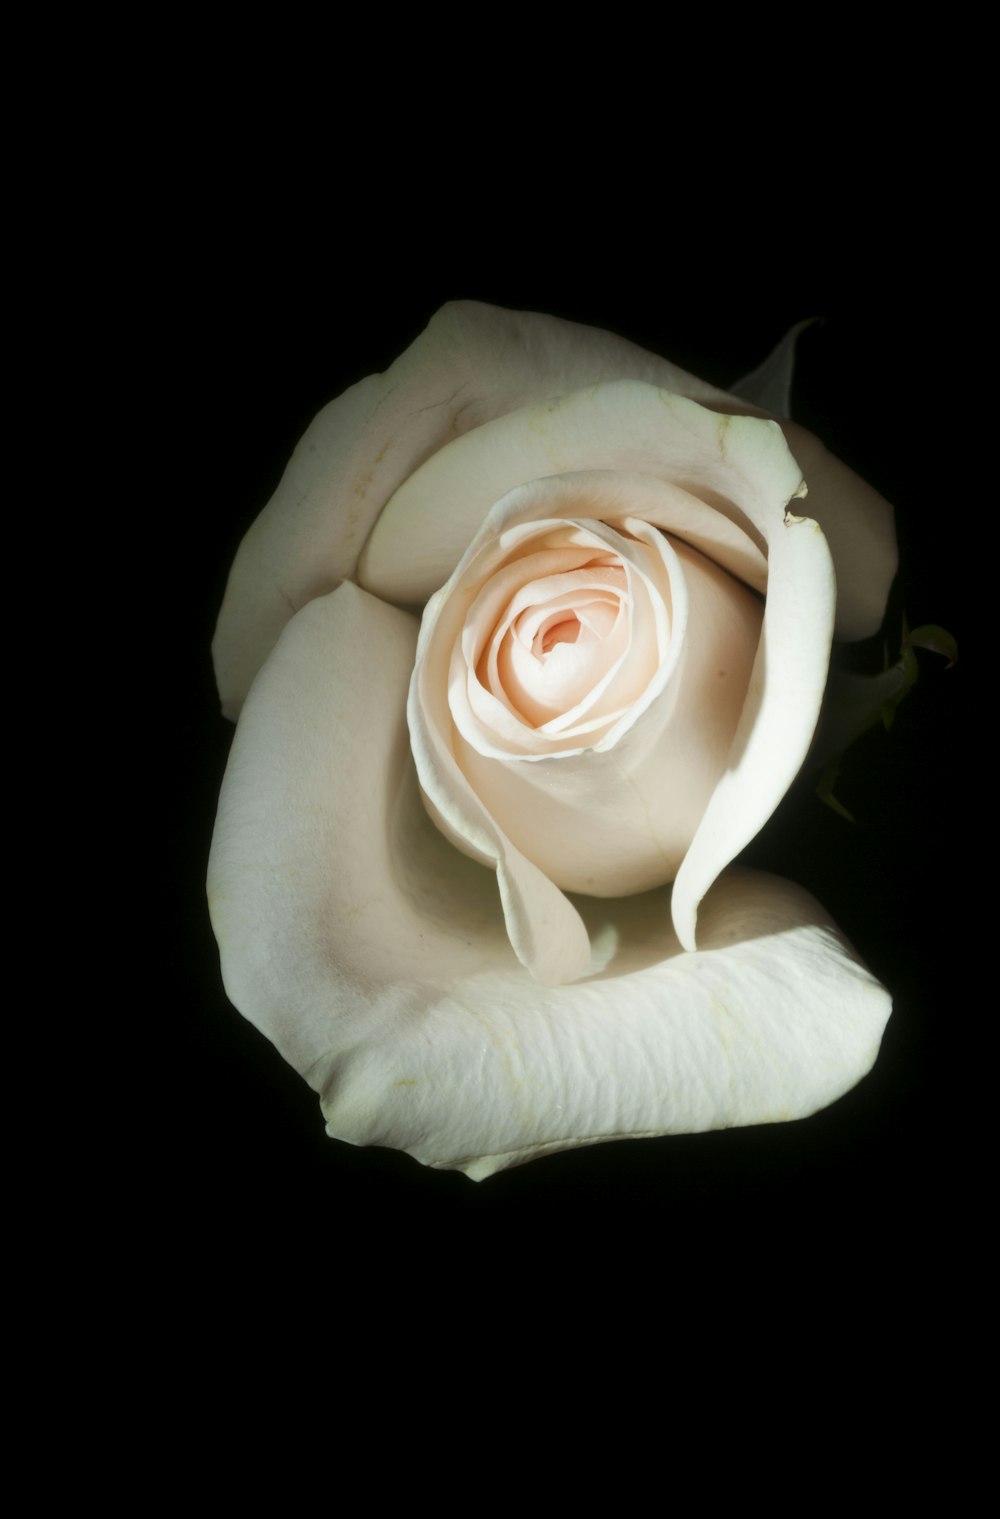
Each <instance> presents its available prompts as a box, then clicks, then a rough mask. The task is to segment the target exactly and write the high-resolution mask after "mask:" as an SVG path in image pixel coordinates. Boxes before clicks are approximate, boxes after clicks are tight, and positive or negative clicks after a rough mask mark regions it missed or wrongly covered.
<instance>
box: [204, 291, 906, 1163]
mask: <svg viewBox="0 0 1000 1519" xmlns="http://www.w3.org/2000/svg"><path fill="white" fill-rule="evenodd" d="M737 410H740V411H745V410H747V408H746V407H745V406H743V405H742V403H739V402H737V401H736V400H735V399H734V398H732V397H729V396H727V395H725V393H723V392H721V391H718V390H716V389H714V388H713V387H712V386H709V385H707V384H704V383H703V382H701V381H699V380H696V379H694V378H693V377H692V376H690V375H688V374H685V373H684V372H683V371H680V370H678V369H676V368H675V367H674V366H672V365H670V364H669V363H667V362H666V361H665V360H662V359H659V358H656V357H654V356H652V355H650V354H647V353H644V352H643V351H642V350H640V349H638V348H636V347H634V346H633V345H632V344H629V343H627V342H625V341H624V340H622V339H619V338H616V337H614V336H612V335H610V334H607V333H601V332H595V331H592V330H590V329H587V328H581V327H576V326H574V325H572V324H569V323H566V322H561V321H557V320H555V319H552V318H547V317H541V316H535V315H529V314H523V313H513V312H505V311H498V310H494V309H492V308H489V307H483V306H478V305H475V304H472V303H460V304H457V305H453V306H449V307H446V308H444V310H442V311H441V312H440V313H439V314H438V315H437V316H436V317H435V318H434V320H433V321H432V322H431V324H430V326H429V327H428V329H427V331H426V332H425V333H424V334H423V335H422V336H421V337H420V338H419V339H418V341H417V342H416V343H414V344H413V346H412V347H411V348H410V349H409V350H408V351H407V352H406V353H405V354H403V355H402V357H401V358H400V359H398V360H397V361H396V363H395V364H393V365H392V366H391V368H390V369H389V370H388V371H386V373H385V374H384V375H377V376H372V377H371V378H369V379H367V380H365V381H363V382H362V383H361V384H360V385H357V386H355V387H353V388H352V389H351V390H349V391H348V392H346V393H345V394H344V395H343V396H341V397H340V398H339V399H338V400H337V401H335V402H333V403H332V404H331V405H330V406H328V407H327V408H326V409H325V410H324V411H323V412H321V413H320V415H319V416H318V417H317V418H316V420H315V422H314V423H313V425H312V427H311V428H310V429H309V431H308V432H307V433H306V435H305V437H304V438H303V440H302V442H301V443H300V444H299V447H298V448H297V450H296V452H295V455H294V456H293V459H292V461H291V463H290V464H289V466H288V469H287V471H286V473H285V476H284V478H283V480H282V482H281V485H280V486H279V488H278V491H277V493H276V495H275V497H274V498H273V500H272V501H271V503H270V504H269V505H268V507H267V508H266V509H265V511H264V512H263V513H262V515H261V517H260V518H259V519H258V521H257V522H256V523H255V524H254V526H253V527H252V528H251V530H250V532H249V533H248V535H247V537H246V539H245V540H244V542H243V544H242V545H241V548H240V551H239V554H238V556H237V559H236V562H235V565H234V567H233V571H232V574H231V577H230V582H229V587H228V589H227V593H226V599H225V603H224V605H223V609H222V613H221V616H220V620H219V628H218V633H217V637H216V643H215V651H214V652H215V658H216V670H217V674H218V679H219V685H220V690H221V693H222V697H223V704H224V710H226V712H227V713H228V714H229V715H231V716H234V717H235V716H236V715H237V714H238V713H240V711H241V709H242V715H241V717H240V722H239V726H238V729H237V733H236V738H235V740H234V746H233V753H232V757H231V760H230V764H229V768H228V771H227V775H226V780H225V784H224V788H223V794H222V798H221V802H220V809H219V820H218V824H217V828H216V834H215V839H214V843H213V851H212V860H211V865H210V880H209V887H210V898H211V904H212V915H213V922H214V925H215V929H216V933H217V936H218V939H219V943H220V947H221V950H222V960H223V972H224V976H225V980H226V986H227V989H228V991H229V994H230V996H231V997H232V1000H233V1001H234V1002H235V1003H236V1005H237V1006H238V1007H239V1008H240V1009H241V1010H242V1011H243V1012H244V1013H245V1014H246V1015H247V1016H248V1017H249V1018H251V1019H252V1020H253V1021H254V1022H255V1023H256V1024H258V1026H259V1027H260V1028H262V1029H263V1030H264V1032H265V1033H267V1034H268V1036H269V1037H270V1038H271V1039H272V1040H273V1041H274V1043H275V1044H276V1045H277V1047H278V1048H279V1049H280V1050H281V1052H282V1053H283V1054H284V1055H285V1057H286V1058H287V1059H288V1060H289V1061H291V1062H292V1063H293V1064H294V1065H295V1066H296V1067H297V1069H299V1070H300V1071H301V1072H302V1073H303V1074H304V1075H305V1076H306V1078H307V1079H308V1080H309V1082H310V1084H311V1085H312V1086H313V1087H314V1088H315V1090H316V1091H317V1092H318V1093H319V1094H320V1097H321V1101H322V1105H323V1110H324V1113H325V1115H326V1118H327V1123H328V1128H329V1131H330V1133H331V1134H333V1135H335V1136H336V1137H338V1138H342V1139H346V1140H350V1141H351V1142H353V1143H355V1144H382V1145H390V1146H393V1147H396V1148H401V1149H404V1150H407V1151H409V1152H410V1153H411V1154H413V1155H415V1156H416V1157H417V1158H418V1159H420V1160H422V1161H424V1162H425V1163H427V1164H431V1165H437V1166H451V1167H459V1168H462V1169H464V1170H466V1171H467V1172H468V1173H469V1174H470V1175H472V1176H474V1177H477V1178H478V1177H482V1176H485V1175H488V1174H490V1173H491V1172H492V1171H495V1170H497V1169H499V1168H501V1167H503V1166H507V1165H511V1164H514V1163H517V1162H519V1161H522V1160H525V1159H528V1158H530V1157H531V1156H533V1155H537V1154H540V1153H544V1152H546V1151H551V1150H558V1149H564V1148H567V1147H569V1146H572V1145H579V1144H586V1143H593V1142H596V1141H599V1140H602V1139H607V1138H612V1137H616V1136H624V1135H630V1136H636V1135H648V1134H662V1133H677V1132H688V1131H698V1130H705V1129H710V1128H719V1127H725V1126H730V1125H735V1124H748V1123H760V1122H766V1121H769V1120H774V1119H778V1118H792V1117H801V1116H804V1115H805V1114H807V1113H810V1112H812V1111H814V1110H815V1109H817V1108H819V1107H822V1106H824V1105H825V1104H827V1103H829V1102H831V1101H832V1100H834V1099H835V1098H836V1097H837V1096H839V1095H840V1094H841V1093H842V1092H844V1091H845V1090H847V1089H848V1088H849V1087H850V1086H852V1085H853V1084H854V1083H855V1082H856V1081H857V1080H858V1079H860V1077H861V1076H862V1075H863V1074H864V1073H865V1072H866V1071H867V1070H868V1069H869V1067H870V1065H871V1063H872V1062H873V1060H874V1058H875V1054H876V1053H877V1049H878V1044H879V1040H880V1037H881V1033H882V1029H883V1027H884V1024H885V1021H886V1018H887V1017H888V1013H889V999H888V997H887V995H886V993H885V992H884V991H883V989H882V988H881V987H880V986H879V985H878V984H877V983H876V982H875V981H874V980H873V979H872V978H871V976H870V975H869V974H868V973H867V972H866V971H865V970H864V969H863V968H862V967H861V966H860V965H859V964H858V962H857V960H856V958H855V957H854V956H853V955H852V953H851V951H850V950H849V948H848V946H846V945H845V944H844V942H843V941H842V939H841V938H840V937H839V935H838V934H837V931H836V930H835V929H834V927H833V926H832V924H830V922H829V921H828V920H827V919H826V917H825V915H824V914H823V913H822V911H821V910H820V909H819V908H818V907H817V905H816V903H815V902H814V901H812V899H811V898H809V897H808V896H806V895H805V893H803V892H802V891H801V890H799V889H798V888H796V887H794V886H791V885H789V884H787V883H784V882H780V881H777V880H775V879H774V878H770V877H763V876H759V875H756V874H752V873H750V872H747V871H740V870H735V869H734V870H732V871H726V867H727V866H729V865H730V863H731V861H732V860H733V859H734V858H735V856H736V855H737V854H738V853H739V851H740V850H741V849H742V848H743V847H744V845H745V844H746V843H748V842H749V840H750V839H751V838H753V837H754V835H755V834H756V833H757V832H758V831H759V829H760V828H761V827H762V826H763V824H764V823H765V822H766V821H767V819H768V817H769V816H770V815H771V813H772V812H773V811H774V809H775V807H776V806H777V805H778V803H779V802H780V800H781V799H782V797H783V796H784V794H785V792H786V791H787V789H788V787H789V785H790V784H791V782H792V780H793V779H794V777H795V775H796V774H797V772H798V770H799V768H800V766H801V764H802V761H803V759H804V758H805V755H806V752H807V750H808V748H809V745H810V742H811V739H812V735H813V731H814V728H815V725H816V720H817V716H818V713H819V707H820V703H821V700H822V696H823V692H824V689H825V685H826V677H827V669H828V662H829V651H830V643H831V639H832V637H833V635H834V631H836V633H837V635H838V636H839V637H843V638H857V637H863V636H865V635H867V634H870V633H872V632H874V631H875V630H876V629H877V628H878V626H879V623H880V621H881V618H882V614H883V610H884V605H885V599H886V595H887V592H888V588H889V584H890V582H891V579H892V575H893V573H894V569H895V542H894V537H893V531H892V521H891V512H890V509H889V508H888V506H887V504H886V503H885V502H884V501H883V500H882V499H881V497H879V496H878V495H877V494H876V493H875V492H874V491H872V490H871V489H870V488H869V487H868V486H866V485H865V484H864V482H862V481H861V480H859V479H858V478H857V477H856V476H855V475H853V474H852V472H851V471H850V470H848V469H846V468H845V466H843V465H841V464H840V463H839V462H838V461H837V460H835V459H833V458H832V457H831V456H830V455H828V454H827V453H826V452H825V450H824V449H823V448H822V445H820V444H819V443H818V442H817V440H816V439H814V438H813V437H812V436H811V435H809V434H806V433H804V432H803V431H802V430H801V429H797V428H793V427H792V426H791V424H785V426H784V430H782V428H781V427H779V425H778V424H777V423H776V422H773V421H769V420H766V419H763V418H761V417H757V416H745V415H735V414H733V413H734V412H736V411H737ZM789 441H791V444H792V448H790V447H789ZM803 477H805V481H806V482H808V508H807V507H806V505H805V503H804V502H803V501H802V500H801V498H802V497H803V496H804V495H805V491H806V485H805V484H804V482H803ZM789 503H792V504H793V505H792V507H791V508H790V507H789ZM806 510H808V513H809V515H808V516H806V515H805V513H806ZM423 606H426V610H425V612H424V616H423V622H422V625H421V622H420V617H419V608H420V607H423ZM415 608H416V609H418V610H414V609H415ZM407 705H408V706H409V732H408V730H407V722H406V711H407ZM418 777H419V786H418ZM421 788H422V795H421ZM428 812H429V813H430V814H431V816H433V818H434V819H435V820H436V823H437V825H438V826H435V825H434V824H433V823H432V822H431V821H430V820H429V817H428ZM445 835H446V836H447V838H446V837H445ZM455 846H457V848H456V847H455ZM484 866H486V867H488V868H487V869H484V868H483V867H484ZM723 871H726V873H725V874H722V872H723ZM670 883H673V884H672V887H671V885H670ZM498 885H499V893H498V891H497V886H498ZM569 893H581V895H579V896H573V897H572V898H571V896H570V895H569Z"/></svg>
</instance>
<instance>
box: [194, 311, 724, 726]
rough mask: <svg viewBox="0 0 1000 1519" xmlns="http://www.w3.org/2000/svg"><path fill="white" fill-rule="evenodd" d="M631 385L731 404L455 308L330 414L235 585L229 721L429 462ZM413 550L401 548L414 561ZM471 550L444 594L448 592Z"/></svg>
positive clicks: (583, 344)
mask: <svg viewBox="0 0 1000 1519" xmlns="http://www.w3.org/2000/svg"><path fill="white" fill-rule="evenodd" d="M621 376H631V377H634V378H636V379H642V380H649V381H652V382H654V383H656V384H658V385H663V386H666V387H667V388H669V389H672V390H677V391H678V392H680V393H681V394H683V395H689V396H694V397H697V398H699V399H702V400H706V401H720V400H723V399H724V392H722V391H720V390H717V389H716V388H715V387H714V386H712V385H708V384H706V383H705V382H704V381H702V380H698V379H696V378H695V376H693V375H689V374H686V373H685V371H684V370H682V369H678V368H677V366H676V365H674V364H671V363H669V362H668V361H667V360H666V359H661V358H657V357H656V356H655V355H654V354H650V353H646V352H644V350H643V349H641V348H637V347H636V346H635V344H633V343H629V342H627V341H626V340H625V339H624V338H619V337H616V336H615V335H614V334H613V333H610V332H600V331H597V330H596V329H594V328H591V327H581V326H579V325H578V324H577V323H575V322H565V321H561V320H559V319H558V318H557V317H549V316H540V315H536V314H534V313H532V312H521V311H503V310H500V309H499V308H497V307H493V306H484V305H480V304H479V303H477V302H474V301H456V302H453V303H452V304H450V305H447V306H444V307H442V309H441V310H440V311H439V312H437V314H436V315H435V316H434V317H433V318H432V319H431V321H430V323H429V324H428V326H427V328H426V330H425V331H424V332H423V333H422V334H421V335H420V337H419V338H417V340H416V341H415V342H414V343H413V344H412V345H411V346H410V347H409V348H408V349H407V350H406V352H405V353H403V354H402V355H401V356H400V357H399V358H398V359H397V360H396V361H395V363H393V364H392V365H391V366H390V367H389V368H388V369H387V370H386V371H385V373H384V374H380V375H371V376H369V377H368V378H367V379H365V380H362V381H361V382H360V383H359V384H358V385H354V386H352V387H351V388H350V389H349V390H347V391H345V392H344V394H343V395H341V396H340V397H338V399H337V400H335V401H332V402H331V403H330V405H329V406H326V407H325V408H324V409H323V410H322V411H321V412H320V413H319V415H318V416H317V417H316V419H315V420H314V422H313V423H312V425H311V426H310V427H309V429H308V431H307V432H306V434H305V436H304V437H303V438H302V441H301V442H300V443H299V445H298V447H297V448H296V450H295V452H294V454H293V455H292V458H291V460H290V462H289V464H288V467H287V469H286V471H285V474H284V476H283V477H282V480H281V483H280V484H279V486H278V489H277V490H276V492H275V494H274V496H273V497H272V499H271V500H270V502H269V503H268V505H267V506H266V507H265V508H264V511H263V512H262V513H261V515H260V516H259V517H258V518H257V520H256V522H255V523H254V524H253V526H252V527H251V529H250V531H249V533H248V534H247V536H246V537H245V538H244V540H243V542H242V544H241V545H240V548H239V552H238V553H237V556H236V559H235V562H234V564H233V568H232V570H231V572H230V576H229V584H228V586H227V588H226V597H225V601H224V602H223V606H222V611H221V613H220V615H219V623H218V627H217V630H216V637H215V643H214V646H213V652H214V656H215V666H216V675H217V679H218V683H219V689H220V693H221V695H222V701H223V710H224V711H225V712H226V714H227V715H228V716H232V717H235V716H236V714H237V712H238V711H239V708H240V705H241V703H242V701H243V698H244V697H245V695H246V693H247V690H248V689H249V686H250V682H251V681H252V679H253V677H254V675H255V674H256V672H257V670H258V669H259V668H260V666H261V664H262V663H263V661H264V659H265V658H266V657H267V654H268V652H269V650H270V649H271V648H272V647H273V645H274V643H275V640H276V639H277V637H278V634H279V633H280V632H281V629H282V628H283V627H284V626H285V624H286V623H287V622H288V621H289V619H290V618H291V617H292V616H293V615H294V614H295V612H296V611H297V610H298V609H299V608H300V607H302V606H304V605H305V603H306V602H307V601H310V600H312V598H313V597H315V596H322V595H324V594H325V593H326V592H328V591H331V590H332V589H333V588H334V587H335V586H336V585H337V584H338V582H339V581H340V580H341V579H343V578H352V577H353V576H354V574H355V570H356V567H357V562H358V555H359V553H360V551H361V548H362V545H363V544H364V542H365V539H366V538H367V536H368V534H369V532H370V531H371V529H372V527H373V525H374V523H375V522H376V520H377V518H378V516H379V513H380V512H381V510H382V507H383V506H384V505H385V503H386V501H387V500H388V499H389V497H390V496H391V495H392V494H393V492H394V491H396V490H397V489H398V488H399V486H400V485H401V484H402V483H403V481H405V480H406V479H407V478H408V477H409V476H410V475H411V474H412V473H413V471H414V470H415V469H416V468H417V467H418V466H419V465H420V464H421V463H422V462H423V461H424V460H425V459H427V458H428V457H429V456H430V455H431V454H433V453H435V452H436V451H437V450H438V449H440V448H441V447H443V446H444V445H445V444H446V443H448V442H449V441H450V440H451V439H453V438H455V437H458V436H461V435H463V434H465V433H468V432H470V431H471V430H472V429H474V428H477V427H479V426H480V425H481V424H482V423H484V422H487V421H490V420H491V419H493V418H494V417H498V416H503V415H504V414H505V413H506V412H509V411H512V410H513V409H514V408H515V407H520V406H525V405H532V404H535V403H538V402H542V401H547V400H551V399H552V398H553V397H556V396H560V395H564V394H565V393H566V392H567V391H573V390H577V389H579V388H580V387H581V386H584V385H592V384H595V383H596V382H598V381H600V380H607V379H617V378H619V377H621ZM477 525H478V524H477ZM470 536H471V535H470ZM467 541H468V540H467V539H466V542H467ZM409 547H410V546H409V543H408V542H407V543H405V544H404V543H402V542H401V544H400V550H401V552H402V553H404V554H405V553H406V552H408V551H409ZM416 547H417V549H418V551H419V549H420V544H419V542H418V544H417V545H416ZM464 547H465V544H464V543H463V544H462V545H461V548H464ZM461 548H460V549H459V552H458V553H456V554H455V555H454V558H453V559H452V560H451V563H450V564H449V565H448V568H447V569H446V571H445V573H444V574H443V575H441V576H440V577H439V578H438V580H437V581H436V582H435V583H434V584H433V585H432V586H431V589H432V590H435V589H436V588H437V586H438V585H440V584H441V582H442V581H443V580H445V579H447V576H448V575H449V574H450V573H451V570H452V569H453V568H454V565H455V563H456V562H457V560H458V558H459V554H460V553H461ZM390 599H391V598H390Z"/></svg>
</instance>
